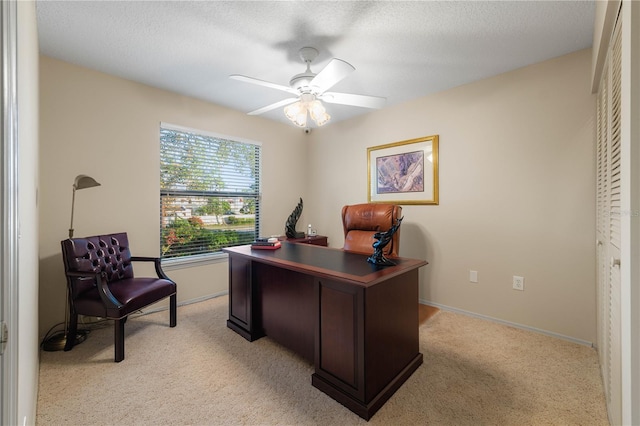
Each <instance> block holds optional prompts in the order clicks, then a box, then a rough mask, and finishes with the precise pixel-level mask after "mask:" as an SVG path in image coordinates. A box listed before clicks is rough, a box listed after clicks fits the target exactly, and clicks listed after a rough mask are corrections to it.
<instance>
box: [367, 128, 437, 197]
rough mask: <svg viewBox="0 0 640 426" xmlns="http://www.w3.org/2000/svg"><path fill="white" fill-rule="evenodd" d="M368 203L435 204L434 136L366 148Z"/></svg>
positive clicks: (435, 136) (435, 140)
mask: <svg viewBox="0 0 640 426" xmlns="http://www.w3.org/2000/svg"><path fill="white" fill-rule="evenodd" d="M367 167H368V169H369V178H368V184H369V194H368V197H367V198H368V200H369V202H370V203H391V204H438V135H434V136H427V137H423V138H417V139H411V140H407V141H402V142H394V143H390V144H387V145H380V146H374V147H371V148H367Z"/></svg>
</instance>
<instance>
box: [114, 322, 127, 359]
mask: <svg viewBox="0 0 640 426" xmlns="http://www.w3.org/2000/svg"><path fill="white" fill-rule="evenodd" d="M126 320H127V317H124V318H121V319H117V320H115V324H114V335H115V347H116V348H115V351H116V354H115V361H116V362H120V361H122V360H123V359H124V323H125V322H126Z"/></svg>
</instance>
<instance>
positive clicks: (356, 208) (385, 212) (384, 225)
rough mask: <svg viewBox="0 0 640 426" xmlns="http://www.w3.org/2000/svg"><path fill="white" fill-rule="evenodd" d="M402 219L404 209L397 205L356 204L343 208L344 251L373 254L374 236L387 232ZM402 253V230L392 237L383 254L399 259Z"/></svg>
mask: <svg viewBox="0 0 640 426" xmlns="http://www.w3.org/2000/svg"><path fill="white" fill-rule="evenodd" d="M400 217H402V207H401V206H398V205H395V204H377V203H367V204H354V205H350V206H344V207H343V208H342V227H343V228H344V247H343V250H346V251H352V252H357V253H363V254H372V253H373V243H375V242H376V240H375V239H374V238H373V234H375V233H376V232H386V231H388V230H389V228H391V227H392V226H393V225H395V223H396V221H397V220H398V219H399V218H400ZM399 251H400V229H398V231H396V233H395V234H393V236H392V237H391V242H390V243H389V244H388V245H387V246H386V247H385V248H384V250H383V253H384V255H385V256H388V257H397V256H398V252H399Z"/></svg>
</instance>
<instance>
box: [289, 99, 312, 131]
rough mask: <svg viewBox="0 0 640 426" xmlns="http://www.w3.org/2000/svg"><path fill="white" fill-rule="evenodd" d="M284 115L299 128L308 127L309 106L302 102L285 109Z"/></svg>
mask: <svg viewBox="0 0 640 426" xmlns="http://www.w3.org/2000/svg"><path fill="white" fill-rule="evenodd" d="M284 115H285V116H286V117H287V118H288V119H289V120H291V121H292V122H293V124H295V125H296V126H298V127H305V126H306V125H307V106H306V104H305V103H303V102H301V101H298V102H295V103H292V104H291V105H287V106H286V107H284Z"/></svg>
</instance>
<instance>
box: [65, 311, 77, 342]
mask: <svg viewBox="0 0 640 426" xmlns="http://www.w3.org/2000/svg"><path fill="white" fill-rule="evenodd" d="M65 331H66V332H67V341H66V343H65V344H64V350H65V352H66V351H70V350H71V349H73V345H75V344H76V334H77V332H78V314H76V313H75V312H73V311H72V312H71V313H70V314H69V328H67V330H65Z"/></svg>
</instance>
